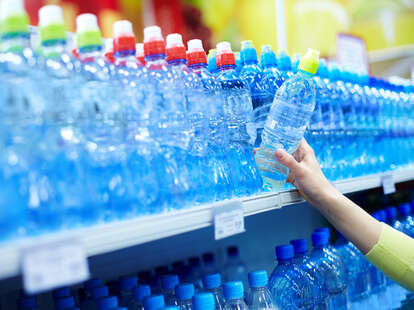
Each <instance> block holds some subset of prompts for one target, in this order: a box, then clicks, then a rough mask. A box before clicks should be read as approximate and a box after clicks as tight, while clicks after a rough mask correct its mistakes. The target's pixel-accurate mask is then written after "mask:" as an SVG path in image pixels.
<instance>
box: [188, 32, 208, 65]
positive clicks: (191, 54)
mask: <svg viewBox="0 0 414 310" xmlns="http://www.w3.org/2000/svg"><path fill="white" fill-rule="evenodd" d="M187 46H188V52H187V66H191V65H194V64H201V63H203V64H207V55H206V52H205V51H204V49H203V43H202V42H201V40H199V39H194V40H190V41H188V42H187Z"/></svg>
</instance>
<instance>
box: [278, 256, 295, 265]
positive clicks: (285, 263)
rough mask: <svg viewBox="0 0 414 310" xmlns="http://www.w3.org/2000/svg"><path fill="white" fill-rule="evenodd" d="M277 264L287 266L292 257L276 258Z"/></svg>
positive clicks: (290, 262)
mask: <svg viewBox="0 0 414 310" xmlns="http://www.w3.org/2000/svg"><path fill="white" fill-rule="evenodd" d="M278 264H279V265H280V266H288V265H291V264H292V259H291V258H290V259H278Z"/></svg>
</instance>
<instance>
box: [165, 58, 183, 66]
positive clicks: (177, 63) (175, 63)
mask: <svg viewBox="0 0 414 310" xmlns="http://www.w3.org/2000/svg"><path fill="white" fill-rule="evenodd" d="M186 62H187V60H185V59H181V58H180V59H172V60H170V61H168V64H169V65H171V66H182V65H185V64H186Z"/></svg>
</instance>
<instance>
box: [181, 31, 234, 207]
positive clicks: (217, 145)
mask: <svg viewBox="0 0 414 310" xmlns="http://www.w3.org/2000/svg"><path fill="white" fill-rule="evenodd" d="M187 45H188V52H187V65H188V67H189V68H190V69H191V70H192V71H193V72H194V73H195V74H197V75H198V77H199V78H200V79H201V83H202V93H203V101H204V102H205V104H203V107H205V108H206V110H205V111H204V112H205V113H207V115H208V117H209V124H208V126H209V130H207V132H209V134H208V138H207V139H206V140H207V141H208V149H207V151H208V154H207V156H208V158H209V168H208V170H210V171H211V173H212V174H213V175H214V176H215V178H214V181H213V182H214V191H213V193H210V195H211V196H214V195H215V200H223V199H227V198H231V197H232V195H233V191H234V186H233V181H232V179H231V172H230V165H229V163H228V162H229V160H228V159H227V153H226V147H227V145H228V142H229V140H228V133H227V128H226V124H225V115H224V109H223V105H224V104H223V98H222V96H221V93H220V91H221V87H220V84H219V83H218V82H217V80H216V79H215V77H214V76H213V75H212V74H211V73H210V72H209V71H208V69H207V56H206V53H205V52H204V49H203V45H202V42H201V40H198V39H194V40H190V41H188V42H187Z"/></svg>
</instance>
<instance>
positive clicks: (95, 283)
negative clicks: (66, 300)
mask: <svg viewBox="0 0 414 310" xmlns="http://www.w3.org/2000/svg"><path fill="white" fill-rule="evenodd" d="M98 286H102V281H101V280H100V279H97V278H93V279H89V280H88V281H85V283H83V287H84V288H85V290H86V291H87V292H90V291H91V290H92V289H93V288H94V287H98Z"/></svg>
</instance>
